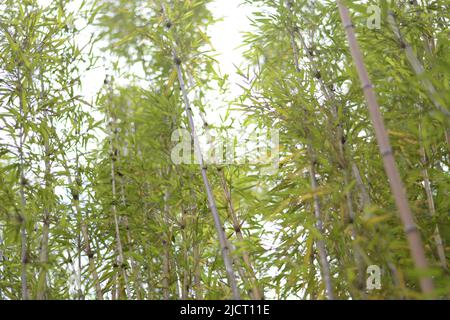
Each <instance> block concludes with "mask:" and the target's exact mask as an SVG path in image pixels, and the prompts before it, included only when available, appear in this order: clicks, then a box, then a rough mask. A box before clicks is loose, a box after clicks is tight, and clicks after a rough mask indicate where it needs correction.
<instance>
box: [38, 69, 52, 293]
mask: <svg viewBox="0 0 450 320" xmlns="http://www.w3.org/2000/svg"><path fill="white" fill-rule="evenodd" d="M40 82H41V92H40V99H41V101H42V99H43V94H44V82H43V79H42V72H41V75H40ZM44 119H46V120H47V119H48V115H47V111H44ZM44 159H45V160H44V166H45V169H44V170H45V171H44V181H45V189H46V190H48V189H49V188H50V183H49V177H50V174H51V165H50V146H49V142H48V140H47V139H45V142H44ZM49 231H50V211H49V208H48V206H47V205H46V204H44V219H43V227H42V239H41V248H40V257H39V260H40V261H39V263H40V264H41V270H40V272H39V276H38V289H37V294H36V298H37V300H43V299H44V298H45V295H46V289H47V288H46V287H47V264H48V240H49Z"/></svg>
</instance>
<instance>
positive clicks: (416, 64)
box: [388, 11, 450, 117]
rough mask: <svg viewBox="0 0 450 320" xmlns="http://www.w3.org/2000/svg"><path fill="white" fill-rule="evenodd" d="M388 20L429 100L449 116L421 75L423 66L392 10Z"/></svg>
mask: <svg viewBox="0 0 450 320" xmlns="http://www.w3.org/2000/svg"><path fill="white" fill-rule="evenodd" d="M388 22H389V25H390V27H391V29H392V32H393V33H394V35H395V36H396V38H397V40H398V41H399V42H400V45H401V47H402V48H403V50H404V51H405V54H406V58H407V60H408V62H409V64H410V65H411V67H412V69H413V70H414V72H415V73H416V75H417V77H418V78H420V79H421V81H422V83H423V84H424V86H425V89H426V90H427V91H428V93H429V97H430V100H431V102H433V105H434V106H435V108H436V109H438V110H439V111H440V112H442V113H443V114H445V115H446V116H447V117H450V111H448V110H447V109H445V108H444V106H442V105H441V104H440V103H439V101H438V100H437V99H436V94H437V91H436V88H435V87H434V86H433V84H432V83H431V81H430V80H428V79H426V78H423V77H422V76H423V74H424V73H425V68H424V67H423V65H422V64H421V63H420V61H419V59H417V57H416V55H415V53H414V51H413V49H412V47H411V45H410V44H409V43H408V42H407V41H406V40H405V38H404V37H403V35H402V33H401V31H400V29H399V27H398V25H397V22H396V20H395V14H394V13H393V12H392V11H389V12H388Z"/></svg>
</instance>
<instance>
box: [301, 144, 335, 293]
mask: <svg viewBox="0 0 450 320" xmlns="http://www.w3.org/2000/svg"><path fill="white" fill-rule="evenodd" d="M307 148H308V153H309V157H310V159H311V160H310V166H309V177H310V181H311V189H312V192H313V194H314V196H313V199H314V216H315V218H316V229H317V231H319V233H320V235H321V236H323V235H324V229H323V223H322V214H321V209H320V200H319V196H318V195H317V187H318V184H317V178H316V170H315V162H316V159H315V155H314V152H313V150H312V147H311V146H310V145H308V146H307ZM316 246H317V250H318V254H319V259H320V266H321V273H322V279H323V282H324V284H325V291H326V296H327V299H328V300H334V293H333V285H332V283H331V275H330V264H329V262H328V252H327V248H326V246H325V242H324V240H323V239H317V240H316Z"/></svg>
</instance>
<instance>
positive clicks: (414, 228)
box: [405, 224, 417, 234]
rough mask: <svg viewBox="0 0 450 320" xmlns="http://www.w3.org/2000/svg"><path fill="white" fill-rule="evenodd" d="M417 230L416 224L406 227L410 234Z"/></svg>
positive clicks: (407, 232) (406, 231)
mask: <svg viewBox="0 0 450 320" xmlns="http://www.w3.org/2000/svg"><path fill="white" fill-rule="evenodd" d="M416 231H417V226H416V225H415V224H410V225H408V226H406V227H405V233H406V234H409V233H413V232H416Z"/></svg>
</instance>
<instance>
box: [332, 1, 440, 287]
mask: <svg viewBox="0 0 450 320" xmlns="http://www.w3.org/2000/svg"><path fill="white" fill-rule="evenodd" d="M336 1H337V5H338V9H339V13H340V16H341V20H342V24H343V26H344V29H345V31H346V34H347V39H348V42H349V46H350V51H351V54H352V57H353V62H354V64H355V66H356V69H357V71H358V75H359V78H360V81H361V84H362V88H363V90H364V95H365V97H366V101H367V105H368V107H369V113H370V115H371V119H372V123H373V126H374V129H375V134H376V137H377V141H378V146H379V148H380V153H381V156H382V157H383V163H384V168H385V171H386V174H387V176H388V178H389V184H390V186H391V191H392V193H393V195H394V198H395V202H396V205H397V209H398V211H399V213H400V218H401V220H402V222H403V225H404V228H405V233H406V236H407V238H408V243H409V246H410V250H411V254H412V257H413V260H414V262H415V265H416V267H417V268H418V269H421V270H426V269H427V268H428V263H427V260H426V257H425V251H424V247H423V244H422V239H421V237H420V234H419V231H418V229H417V226H416V225H415V223H414V219H413V216H412V213H411V209H410V207H409V204H408V200H407V198H406V193H405V190H404V187H403V183H402V181H401V178H400V174H399V172H398V169H397V166H396V164H395V159H394V155H393V152H392V148H391V144H390V141H389V136H388V134H387V131H386V128H385V126H384V122H383V117H382V115H381V112H380V108H379V106H378V102H377V98H376V96H375V92H374V90H373V86H372V84H371V82H370V79H369V75H368V73H367V69H366V66H365V65H364V62H363V56H362V53H361V50H360V48H359V45H358V42H357V40H356V35H355V30H354V26H353V25H352V23H351V19H350V13H349V11H348V8H347V7H346V6H345V5H344V4H343V2H342V1H340V0H336ZM420 285H421V288H422V291H423V292H424V293H431V292H432V291H433V282H432V280H431V278H430V277H426V276H422V277H421V278H420Z"/></svg>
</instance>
